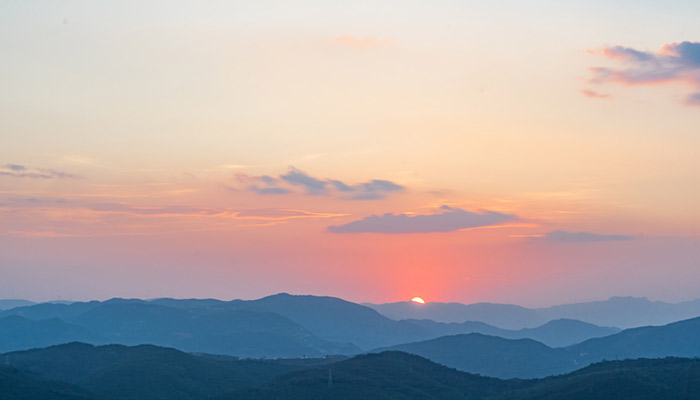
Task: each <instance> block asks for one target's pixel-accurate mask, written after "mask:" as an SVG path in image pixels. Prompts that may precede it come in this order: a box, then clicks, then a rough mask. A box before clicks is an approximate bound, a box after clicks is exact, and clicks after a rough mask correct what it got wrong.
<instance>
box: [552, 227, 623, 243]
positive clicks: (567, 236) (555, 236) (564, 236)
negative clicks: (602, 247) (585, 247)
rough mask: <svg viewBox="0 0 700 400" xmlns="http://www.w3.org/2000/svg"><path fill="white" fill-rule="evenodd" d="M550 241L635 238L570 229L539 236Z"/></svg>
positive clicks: (601, 240)
mask: <svg viewBox="0 0 700 400" xmlns="http://www.w3.org/2000/svg"><path fill="white" fill-rule="evenodd" d="M539 239H540V240H546V241H549V242H559V243H580V242H610V241H617V240H633V239H634V236H630V235H605V234H600V233H592V232H568V231H560V230H557V231H552V232H549V233H547V234H545V235H543V236H541V237H540V238H539Z"/></svg>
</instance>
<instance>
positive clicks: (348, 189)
mask: <svg viewBox="0 0 700 400" xmlns="http://www.w3.org/2000/svg"><path fill="white" fill-rule="evenodd" d="M236 179H237V180H238V182H240V183H241V184H242V185H243V186H245V187H246V189H248V190H251V191H253V192H255V193H258V194H261V195H283V194H290V193H302V194H307V195H313V196H322V195H323V196H328V195H337V196H340V197H341V198H343V199H346V200H379V199H383V198H385V197H386V196H387V195H389V194H391V193H398V192H402V191H404V190H405V188H404V187H403V186H401V185H399V184H397V183H394V182H392V181H388V180H384V179H372V180H370V181H368V182H363V183H358V184H354V185H349V184H346V183H345V182H342V181H340V180H337V179H321V178H317V177H314V176H311V175H309V174H307V173H306V172H304V171H302V170H300V169H297V168H294V167H289V170H288V171H287V172H286V173H284V174H280V175H279V177H272V176H269V175H262V176H249V175H246V174H237V175H236ZM300 189H301V191H300ZM234 190H235V189H234Z"/></svg>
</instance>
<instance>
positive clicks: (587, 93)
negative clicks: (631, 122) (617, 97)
mask: <svg viewBox="0 0 700 400" xmlns="http://www.w3.org/2000/svg"><path fill="white" fill-rule="evenodd" d="M581 94H583V95H584V96H586V97H590V98H592V99H609V98H611V97H612V96H611V95H609V94H607V93H599V92H596V91H595V90H589V89H583V90H581Z"/></svg>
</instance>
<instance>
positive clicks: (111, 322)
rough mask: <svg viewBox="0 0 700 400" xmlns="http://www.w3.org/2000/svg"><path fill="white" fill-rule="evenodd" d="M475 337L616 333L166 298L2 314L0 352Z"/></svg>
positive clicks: (349, 349)
mask: <svg viewBox="0 0 700 400" xmlns="http://www.w3.org/2000/svg"><path fill="white" fill-rule="evenodd" d="M470 332H480V333H485V334H489V335H497V336H502V337H507V338H522V337H527V338H533V339H535V340H540V341H542V342H544V343H546V344H548V345H551V346H564V345H569V344H572V343H574V342H578V341H582V340H585V339H588V338H592V337H600V336H605V335H609V334H612V333H615V332H617V329H616V328H605V327H597V326H593V325H591V324H584V323H581V322H577V321H565V320H561V321H551V322H549V323H547V324H545V325H543V326H542V327H539V328H536V329H530V330H527V329H524V330H519V331H509V330H504V329H499V328H496V327H493V326H490V325H488V324H484V323H477V322H471V323H462V324H455V323H452V324H446V323H437V322H434V321H429V320H404V321H395V320H392V319H390V318H387V317H385V316H383V315H381V314H379V313H378V312H377V311H375V310H373V309H371V308H369V307H365V306H362V305H359V304H356V303H352V302H348V301H345V300H342V299H338V298H333V297H318V296H292V295H289V294H278V295H273V296H268V297H264V298H262V299H258V300H252V301H243V300H234V301H228V302H226V301H220V300H214V299H190V300H179V299H167V298H166V299H155V300H149V301H146V300H138V299H111V300H107V301H103V302H99V301H90V302H76V303H70V304H56V303H42V304H36V305H29V306H22V307H16V308H12V309H10V310H5V311H2V312H0V352H8V351H13V350H24V349H30V348H35V347H44V346H50V345H54V344H61V343H66V342H71V341H81V342H86V343H92V344H111V343H114V344H125V345H137V344H154V345H159V346H168V347H173V348H177V349H180V350H183V351H192V352H205V353H215V354H225V355H233V356H240V357H301V356H320V355H325V354H348V355H352V354H357V353H360V352H362V351H367V350H371V349H374V348H378V347H386V346H392V345H396V344H401V343H409V342H415V341H421V340H426V339H432V338H436V337H440V336H444V335H450V334H456V333H470Z"/></svg>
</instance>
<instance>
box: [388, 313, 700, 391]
mask: <svg viewBox="0 0 700 400" xmlns="http://www.w3.org/2000/svg"><path fill="white" fill-rule="evenodd" d="M386 350H394V351H403V352H407V353H411V354H416V355H419V356H421V357H425V358H428V359H430V360H432V361H434V362H437V363H440V364H443V365H446V366H448V367H452V368H457V369H459V370H462V371H465V372H470V373H477V374H483V375H487V376H493V377H499V378H540V377H545V376H549V375H555V374H562V373H568V372H571V371H574V370H576V369H578V368H581V367H584V366H586V365H589V364H592V363H595V362H599V361H602V360H619V359H627V358H630V359H635V358H660V357H700V317H698V318H692V319H688V320H684V321H679V322H674V323H672V324H668V325H663V326H648V327H641V328H632V329H627V330H624V331H622V332H619V333H616V334H614V335H609V336H605V337H601V338H595V339H589V340H586V341H584V342H582V343H578V344H575V345H572V346H568V347H562V348H551V347H548V346H546V345H544V344H542V343H539V342H536V341H534V340H530V339H518V340H512V339H504V338H500V337H495V336H487V335H482V334H478V333H471V334H466V335H464V334H462V335H452V336H443V337H439V338H436V339H431V340H426V341H421V342H414V343H405V344H400V345H396V346H391V347H388V348H380V349H377V350H375V351H377V352H381V351H386Z"/></svg>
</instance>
